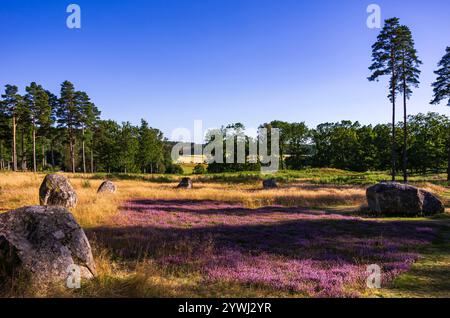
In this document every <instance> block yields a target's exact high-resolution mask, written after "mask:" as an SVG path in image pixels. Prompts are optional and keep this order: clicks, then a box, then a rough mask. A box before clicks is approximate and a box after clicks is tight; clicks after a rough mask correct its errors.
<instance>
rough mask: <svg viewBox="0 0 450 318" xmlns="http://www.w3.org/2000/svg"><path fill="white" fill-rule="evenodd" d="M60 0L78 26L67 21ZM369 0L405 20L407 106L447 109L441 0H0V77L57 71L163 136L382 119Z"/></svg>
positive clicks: (49, 75) (46, 81) (51, 80)
mask: <svg viewBox="0 0 450 318" xmlns="http://www.w3.org/2000/svg"><path fill="white" fill-rule="evenodd" d="M70 3H76V4H78V5H80V7H81V21H82V26H81V29H79V30H76V29H69V28H67V27H66V18H67V16H68V15H69V14H68V13H66V7H67V5H69V4H70ZM371 3H376V4H378V5H379V6H380V7H381V10H382V18H383V19H385V18H389V17H392V16H397V17H399V18H400V21H401V23H403V24H406V25H408V26H409V27H410V28H411V30H412V32H413V36H414V39H415V41H416V48H417V50H418V53H419V57H420V58H421V59H422V61H423V62H424V64H423V67H422V76H421V87H420V89H417V90H416V91H415V92H414V95H413V97H412V99H411V101H410V103H409V105H410V106H409V112H410V113H418V112H427V111H438V112H441V113H445V114H450V109H447V108H446V107H444V106H440V107H438V106H430V105H429V101H430V100H431V95H432V90H431V88H430V84H431V82H432V81H433V80H434V74H433V73H432V71H433V70H434V69H435V68H436V64H437V62H438V61H439V59H440V58H441V57H442V56H443V55H444V51H445V47H446V46H449V45H450V18H449V13H450V1H448V0H428V1H425V0H422V1H417V0H412V1H411V0H409V1H406V0H387V1H379V0H371V1H364V0H341V1H337V0H328V1H325V0H314V1H313V0H310V1H306V0H145V1H144V0H132V1H122V0H120V1H119V0H71V1H64V0H54V1H48V0H47V1H43V0H0V39H1V49H0V85H1V86H4V85H5V84H7V83H10V84H15V85H18V86H19V87H20V88H21V89H22V90H23V88H24V87H25V86H26V85H27V84H29V83H30V82H31V81H36V82H38V83H39V84H42V85H43V86H44V87H45V88H47V89H50V90H52V91H53V92H55V93H58V92H59V85H60V84H61V82H63V81H64V80H66V79H67V80H70V81H72V82H73V83H74V84H75V87H76V88H77V89H79V90H85V91H86V92H88V94H89V95H90V96H91V98H92V99H93V101H94V102H95V103H96V104H97V106H98V107H99V108H100V109H101V111H102V117H103V118H105V119H114V120H117V121H119V122H121V121H131V122H132V123H135V124H137V123H139V120H140V118H145V119H147V120H148V121H149V122H150V124H151V125H152V126H153V127H157V128H160V129H161V130H162V131H163V132H164V133H165V135H167V136H168V137H170V135H171V132H172V130H173V129H175V128H177V127H186V128H189V129H192V128H193V121H194V120H196V119H200V120H203V122H204V126H205V127H218V126H221V125H223V124H228V123H232V122H238V121H239V122H242V123H244V124H245V125H246V126H247V127H257V126H258V125H259V124H261V123H263V122H267V121H270V120H274V119H279V120H286V121H297V122H300V121H305V122H306V123H307V124H308V125H309V126H311V127H313V126H315V125H317V124H318V123H322V122H327V121H339V120H342V119H350V120H359V121H360V122H361V123H364V124H366V123H380V122H389V120H390V117H391V114H390V105H389V101H388V99H387V98H386V95H387V91H386V86H387V82H386V81H381V82H379V83H376V82H375V83H370V82H368V81H367V79H366V78H367V76H368V75H369V71H368V66H369V65H370V62H371V45H372V43H373V42H374V41H375V39H376V36H377V34H378V32H379V30H377V29H369V28H368V27H367V26H366V19H367V16H368V14H367V13H366V8H367V6H368V5H369V4H371ZM398 115H401V113H400V109H399V113H398Z"/></svg>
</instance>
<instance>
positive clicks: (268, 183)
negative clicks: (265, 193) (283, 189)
mask: <svg viewBox="0 0 450 318" xmlns="http://www.w3.org/2000/svg"><path fill="white" fill-rule="evenodd" d="M263 188H264V189H275V188H278V184H277V181H276V180H275V179H267V180H263Z"/></svg>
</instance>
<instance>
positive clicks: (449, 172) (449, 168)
mask: <svg viewBox="0 0 450 318" xmlns="http://www.w3.org/2000/svg"><path fill="white" fill-rule="evenodd" d="M447 181H450V131H449V134H448V156H447Z"/></svg>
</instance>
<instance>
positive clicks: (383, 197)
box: [366, 182, 445, 216]
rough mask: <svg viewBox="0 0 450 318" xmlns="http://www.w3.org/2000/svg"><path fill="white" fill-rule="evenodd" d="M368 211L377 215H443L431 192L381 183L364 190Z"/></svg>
mask: <svg viewBox="0 0 450 318" xmlns="http://www.w3.org/2000/svg"><path fill="white" fill-rule="evenodd" d="M366 197H367V202H368V204H369V209H370V210H371V211H373V212H376V213H378V214H386V215H399V216H426V215H433V214H437V213H443V212H444V210H445V207H444V204H443V203H442V201H441V200H439V198H437V197H436V196H435V195H434V194H432V193H431V192H428V191H426V190H424V189H420V188H417V187H414V186H411V185H407V184H402V183H397V182H381V183H378V184H376V185H374V186H371V187H369V188H368V189H367V190H366Z"/></svg>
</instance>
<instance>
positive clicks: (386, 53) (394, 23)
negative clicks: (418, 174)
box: [368, 18, 400, 181]
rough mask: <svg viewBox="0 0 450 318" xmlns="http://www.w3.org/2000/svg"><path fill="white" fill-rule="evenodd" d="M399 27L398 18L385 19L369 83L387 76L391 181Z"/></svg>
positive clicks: (393, 179)
mask: <svg viewBox="0 0 450 318" xmlns="http://www.w3.org/2000/svg"><path fill="white" fill-rule="evenodd" d="M399 27H400V24H399V19H398V18H391V19H387V20H386V21H385V22H384V27H383V29H382V30H381V32H380V34H379V35H378V37H377V41H376V42H375V43H374V44H373V45H372V65H371V66H370V67H369V70H370V71H372V74H371V76H370V77H368V80H369V81H375V80H377V81H378V80H379V77H381V76H385V75H389V76H390V80H389V94H388V98H389V100H390V101H391V103H392V141H391V161H392V163H391V164H392V181H395V174H396V161H397V155H396V142H395V101H396V96H397V91H398V88H397V84H398V78H399V74H398V69H399V56H398V50H399V47H398V46H399V44H398V41H397V30H398V28H399Z"/></svg>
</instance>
